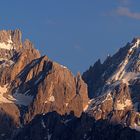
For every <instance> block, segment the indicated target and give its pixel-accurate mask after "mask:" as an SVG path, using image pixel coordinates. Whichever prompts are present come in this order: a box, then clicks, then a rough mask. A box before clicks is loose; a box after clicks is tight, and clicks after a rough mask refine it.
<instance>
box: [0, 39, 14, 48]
mask: <svg viewBox="0 0 140 140" xmlns="http://www.w3.org/2000/svg"><path fill="white" fill-rule="evenodd" d="M0 49H6V50H11V49H13V41H12V40H11V36H10V38H9V40H8V41H7V43H5V42H2V43H0Z"/></svg>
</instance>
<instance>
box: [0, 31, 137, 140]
mask: <svg viewBox="0 0 140 140" xmlns="http://www.w3.org/2000/svg"><path fill="white" fill-rule="evenodd" d="M139 54H140V39H139V38H135V39H134V40H133V41H132V42H131V43H128V44H127V45H126V46H125V47H123V48H121V49H120V50H119V51H118V52H117V53H116V54H115V55H113V56H112V57H111V56H108V58H107V59H106V60H105V61H104V63H103V64H102V63H101V62H100V60H98V61H97V62H96V63H95V64H94V66H93V67H90V69H89V70H87V71H86V72H84V73H83V75H82V76H81V75H80V73H78V74H77V75H76V76H74V75H73V74H72V72H71V71H70V70H69V69H68V68H67V67H65V66H63V65H60V64H58V63H56V62H54V61H52V60H50V59H49V58H48V57H47V56H41V54H40V53H39V51H38V50H36V49H35V48H34V46H33V44H32V42H31V41H30V40H28V39H26V40H25V41H24V42H22V33H21V31H20V30H14V31H10V30H9V31H5V30H3V31H0V77H1V78H0V123H1V125H0V140H81V139H83V140H106V139H111V140H135V139H136V140H137V139H139V137H140V132H139V131H140V113H139V112H140V95H139V89H140V80H139V79H140V68H139V67H140V56H139Z"/></svg>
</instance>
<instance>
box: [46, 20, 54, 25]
mask: <svg viewBox="0 0 140 140" xmlns="http://www.w3.org/2000/svg"><path fill="white" fill-rule="evenodd" d="M46 23H47V24H49V25H55V24H56V22H55V21H53V20H52V19H47V20H46Z"/></svg>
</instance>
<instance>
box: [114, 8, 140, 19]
mask: <svg viewBox="0 0 140 140" xmlns="http://www.w3.org/2000/svg"><path fill="white" fill-rule="evenodd" d="M115 13H116V14H117V15H119V16H124V17H129V18H132V19H137V20H140V12H133V11H131V10H130V9H129V8H128V7H118V8H117V9H116V10H115Z"/></svg>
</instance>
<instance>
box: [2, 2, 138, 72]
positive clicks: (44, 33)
mask: <svg viewBox="0 0 140 140" xmlns="http://www.w3.org/2000/svg"><path fill="white" fill-rule="evenodd" d="M139 6H140V1H139V0H1V1H0V29H16V28H19V29H21V30H22V32H23V37H24V38H29V39H30V40H31V41H32V42H33V43H34V44H35V47H36V48H37V49H39V50H40V51H41V53H42V54H46V55H47V56H49V57H50V58H51V59H52V60H55V61H57V62H59V63H61V64H63V65H66V66H67V67H68V68H69V69H70V70H72V72H73V73H76V72H77V71H80V72H81V73H82V72H83V71H85V70H86V69H88V68H89V66H90V65H93V63H94V62H95V61H96V60H97V59H98V58H101V60H104V59H105V58H106V56H107V55H108V54H114V53H115V52H116V51H117V50H118V49H119V48H120V47H123V46H124V45H125V44H126V43H127V42H129V41H131V40H132V39H133V37H135V36H140V8H139Z"/></svg>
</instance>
